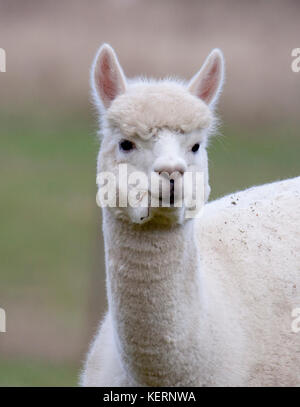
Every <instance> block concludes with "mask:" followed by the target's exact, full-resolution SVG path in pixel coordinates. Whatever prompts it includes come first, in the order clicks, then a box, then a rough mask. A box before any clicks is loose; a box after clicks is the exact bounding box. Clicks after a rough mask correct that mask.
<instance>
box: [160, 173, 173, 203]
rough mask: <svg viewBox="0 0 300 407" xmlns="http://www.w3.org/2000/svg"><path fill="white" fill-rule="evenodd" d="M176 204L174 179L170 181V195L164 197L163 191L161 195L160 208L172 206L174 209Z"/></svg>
mask: <svg viewBox="0 0 300 407" xmlns="http://www.w3.org/2000/svg"><path fill="white" fill-rule="evenodd" d="M174 202H175V193H174V179H170V189H169V191H168V195H167V196H166V194H164V195H163V193H162V191H160V193H159V206H160V207H164V206H171V207H174ZM166 204H167V205H166Z"/></svg>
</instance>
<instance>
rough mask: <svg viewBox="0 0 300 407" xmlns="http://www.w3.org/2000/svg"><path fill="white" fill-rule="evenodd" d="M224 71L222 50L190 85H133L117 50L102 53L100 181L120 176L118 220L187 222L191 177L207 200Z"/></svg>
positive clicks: (97, 88) (97, 85) (98, 71)
mask: <svg viewBox="0 0 300 407" xmlns="http://www.w3.org/2000/svg"><path fill="white" fill-rule="evenodd" d="M223 71H224V63H223V57H222V53H221V51H220V50H217V49H215V50H213V51H212V52H211V54H210V55H209V56H208V58H207V59H206V61H205V63H204V65H203V67H202V68H201V69H200V71H199V72H198V73H197V74H196V75H195V76H194V77H193V78H192V79H191V80H190V82H188V83H184V82H181V81H178V80H174V79H164V80H158V81H155V80H146V79H136V80H128V79H126V77H125V75H124V73H123V70H122V68H121V66H120V64H119V62H118V59H117V56H116V54H115V52H114V51H113V49H112V48H111V47H110V46H109V45H107V44H105V45H103V46H102V47H101V48H100V50H99V51H98V53H97V55H96V58H95V61H94V64H93V67H92V77H91V80H92V89H93V93H94V100H95V102H96V105H97V107H98V109H99V112H100V119H101V120H100V126H101V131H100V134H101V137H102V142H101V148H100V152H99V156H98V173H102V174H103V173H111V174H113V175H114V176H115V179H116V184H115V187H116V191H117V200H116V205H115V207H114V208H111V209H110V210H112V211H113V212H114V213H115V215H116V216H118V217H122V218H124V219H128V220H129V221H131V222H134V223H144V222H147V221H150V220H155V219H160V220H161V219H167V220H168V221H170V220H171V221H172V222H182V221H183V219H184V213H185V211H186V204H185V203H184V202H186V201H185V198H186V195H188V194H190V195H193V193H194V186H193V181H191V178H189V179H190V188H188V187H186V183H185V182H184V180H185V178H186V179H187V178H188V177H187V176H186V175H187V174H188V173H189V174H195V173H196V172H198V173H201V174H202V176H203V178H202V179H203V190H204V191H203V195H204V199H205V200H207V198H208V196H209V192H210V187H209V185H208V169H207V153H206V146H207V139H208V136H209V134H210V132H211V130H212V129H213V127H214V123H215V117H214V106H215V104H216V101H217V98H218V95H219V93H220V90H221V86H222V82H223ZM120 170H121V174H120ZM125 172H126V176H124V175H125ZM137 174H139V175H137ZM130 179H131V180H130ZM153 185H155V188H154V187H153ZM150 190H151V191H150ZM125 191H126V197H125V198H124V193H125ZM166 191H167V192H166ZM150 192H151V193H150ZM166 195H167V201H168V202H167V204H165V203H166V202H165V198H166ZM133 196H134V197H135V198H136V199H135V201H134V203H133V204H132V203H130V197H131V198H132V197H133ZM150 196H151V198H150ZM179 198H180V202H181V204H178V205H177V202H179ZM122 199H123V201H122ZM124 199H125V201H126V200H127V204H126V203H125V204H124ZM120 201H122V202H123V204H120ZM131 202H133V200H132V199H131ZM112 206H114V205H112Z"/></svg>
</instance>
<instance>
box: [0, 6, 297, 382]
mask: <svg viewBox="0 0 300 407" xmlns="http://www.w3.org/2000/svg"><path fill="white" fill-rule="evenodd" d="M299 16H300V4H299V3H298V2H296V1H292V0H290V1H286V2H280V1H276V0H275V1H273V2H272V5H271V4H270V2H268V1H255V2H251V3H250V2H247V3H246V2H238V1H234V0H232V1H231V0H228V1H225V2H224V1H194V0H187V1H184V2H183V1H179V0H166V1H164V2H160V1H158V0H154V1H151V2H147V1H146V0H139V1H138V0H119V1H117V0H113V1H94V0H90V1H89V2H83V1H76V0H75V1H73V0H72V1H71V0H69V1H66V0H63V1H60V2H55V4H54V2H50V1H44V2H38V1H34V0H31V1H16V0H7V1H3V0H0V47H1V48H4V49H5V50H6V54H7V72H6V73H0V95H1V96H0V137H1V144H0V166H1V175H2V177H1V201H0V202H1V211H0V213H1V228H0V231H1V232H0V233H1V234H0V237H1V245H0V259H1V264H0V267H1V268H0V307H1V308H4V309H5V310H6V314H7V332H6V333H0V386H15V385H20V386H51V385H55V386H56V385H57V386H68V385H74V386H75V385H77V381H78V374H79V372H80V368H81V365H82V361H83V359H84V355H85V352H86V351H87V348H88V344H89V341H90V340H91V338H92V335H93V334H94V333H95V329H96V327H97V324H98V321H99V320H100V318H101V317H102V315H103V313H104V310H105V306H106V298H105V276H104V266H103V243H102V236H101V213H100V210H99V208H97V206H96V202H95V195H96V185H95V175H96V155H97V149H98V147H99V143H98V140H97V138H96V128H97V127H96V125H97V120H96V115H95V114H94V109H93V108H92V107H91V103H90V100H89V84H88V82H89V68H90V64H91V61H92V58H93V56H94V53H95V52H96V50H97V47H98V46H99V45H100V44H101V43H102V42H104V41H105V42H109V43H111V45H112V46H113V47H115V49H116V51H117V53H118V55H119V58H120V62H121V64H122V65H123V67H124V70H125V72H126V74H127V75H128V76H135V75H138V74H148V75H153V76H156V77H163V76H165V75H168V74H178V75H179V76H183V77H186V78H189V77H191V76H192V75H193V74H194V73H195V72H196V71H197V70H198V69H199V67H200V66H201V64H202V62H203V60H204V58H205V56H206V55H207V54H208V53H209V51H210V49H211V48H214V47H220V48H221V49H222V50H223V51H224V54H225V58H226V61H227V64H226V67H227V80H226V84H225V89H224V93H223V95H222V101H221V103H220V106H219V112H220V115H221V119H222V121H223V124H222V125H221V127H220V130H219V133H220V134H218V135H216V137H214V138H213V139H212V140H211V144H210V147H209V159H210V183H211V187H212V196H211V199H213V198H217V197H219V196H222V195H224V194H226V193H229V192H232V191H234V190H237V189H244V188H246V187H249V186H251V185H253V184H260V183H265V182H269V181H273V180H278V179H283V178H287V177H293V176H297V175H299V173H300V160H299V151H300V138H299V134H298V129H299V94H300V92H299V90H300V73H299V74H296V73H293V72H292V71H291V68H290V65H291V61H292V59H291V50H292V49H293V48H296V47H300V43H299V41H300V40H299ZM297 41H298V43H297Z"/></svg>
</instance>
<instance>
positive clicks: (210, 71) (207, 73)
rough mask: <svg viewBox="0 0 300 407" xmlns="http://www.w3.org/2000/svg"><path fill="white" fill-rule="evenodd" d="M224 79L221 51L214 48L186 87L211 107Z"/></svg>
mask: <svg viewBox="0 0 300 407" xmlns="http://www.w3.org/2000/svg"><path fill="white" fill-rule="evenodd" d="M223 81H224V58H223V54H222V51H221V50H220V49H218V48H215V49H214V50H213V51H212V52H211V53H210V54H209V56H208V57H207V58H206V61H205V62H204V64H203V66H202V68H201V69H200V71H198V72H197V73H196V75H195V76H194V77H193V78H192V79H191V81H190V83H189V85H188V89H189V91H190V92H191V94H192V95H195V96H197V97H198V98H200V99H201V100H203V101H204V102H205V103H206V104H208V105H209V106H211V107H213V106H214V104H215V102H216V101H217V99H218V96H219V93H220V91H221V89H222V85H223Z"/></svg>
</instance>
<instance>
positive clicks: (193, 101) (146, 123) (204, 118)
mask: <svg viewBox="0 0 300 407" xmlns="http://www.w3.org/2000/svg"><path fill="white" fill-rule="evenodd" d="M106 117H107V120H108V122H109V123H110V125H111V126H117V127H119V128H120V130H121V132H122V134H124V136H131V135H134V134H138V135H139V136H140V137H142V138H144V139H147V138H150V137H152V135H153V134H155V131H156V130H157V129H161V128H165V127H166V128H168V129H170V130H173V131H175V132H183V133H190V132H192V131H194V130H202V129H206V128H208V127H209V126H210V125H211V123H212V121H213V117H212V113H211V111H210V109H209V108H208V106H207V105H206V104H205V103H204V102H202V100H200V99H198V98H196V97H195V96H193V95H191V94H190V93H189V92H188V90H187V89H186V88H184V87H183V86H182V85H181V84H179V83H176V82H171V81H158V82H151V81H150V82H137V83H135V84H130V85H129V86H128V89H127V91H126V93H124V94H123V95H120V96H119V97H118V98H117V99H115V100H114V101H113V103H112V105H111V106H110V108H109V109H108V111H107V115H106Z"/></svg>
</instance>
